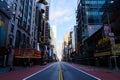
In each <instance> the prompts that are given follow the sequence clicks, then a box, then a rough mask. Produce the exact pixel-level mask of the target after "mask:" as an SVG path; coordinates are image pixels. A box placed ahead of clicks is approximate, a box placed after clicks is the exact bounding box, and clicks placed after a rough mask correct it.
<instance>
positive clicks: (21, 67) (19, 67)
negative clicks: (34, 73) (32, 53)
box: [0, 66, 27, 75]
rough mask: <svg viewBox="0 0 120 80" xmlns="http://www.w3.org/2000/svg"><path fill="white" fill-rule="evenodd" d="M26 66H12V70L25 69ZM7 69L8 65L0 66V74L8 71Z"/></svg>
mask: <svg viewBox="0 0 120 80" xmlns="http://www.w3.org/2000/svg"><path fill="white" fill-rule="evenodd" d="M25 68H27V67H23V66H14V68H13V71H19V70H22V69H25ZM8 72H10V71H9V67H0V75H1V74H4V73H8Z"/></svg>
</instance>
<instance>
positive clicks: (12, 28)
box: [11, 24, 14, 33]
mask: <svg viewBox="0 0 120 80" xmlns="http://www.w3.org/2000/svg"><path fill="white" fill-rule="evenodd" d="M11 32H12V33H13V32H14V25H13V24H12V26H11Z"/></svg>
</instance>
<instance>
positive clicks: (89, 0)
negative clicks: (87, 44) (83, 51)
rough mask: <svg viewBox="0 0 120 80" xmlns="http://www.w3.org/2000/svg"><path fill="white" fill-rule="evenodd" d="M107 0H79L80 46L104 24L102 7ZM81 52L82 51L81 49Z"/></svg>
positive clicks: (78, 32)
mask: <svg viewBox="0 0 120 80" xmlns="http://www.w3.org/2000/svg"><path fill="white" fill-rule="evenodd" d="M104 3H105V0H79V1H78V5H77V11H76V14H77V15H76V22H77V34H78V35H77V37H78V41H79V43H78V45H79V46H78V47H79V50H80V46H82V44H84V41H85V40H86V39H87V38H88V37H90V36H91V35H92V34H93V33H95V32H96V31H97V30H98V29H100V27H101V25H102V19H101V17H102V14H103V12H101V11H100V8H101V7H102V5H103V4H104ZM79 52H80V51H79Z"/></svg>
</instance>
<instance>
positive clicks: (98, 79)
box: [65, 63, 101, 80]
mask: <svg viewBox="0 0 120 80" xmlns="http://www.w3.org/2000/svg"><path fill="white" fill-rule="evenodd" d="M65 64H66V65H69V66H71V67H73V68H74V69H76V70H78V71H80V72H83V73H84V74H87V75H89V76H91V77H93V78H95V79H97V80H101V79H100V78H98V77H96V76H93V75H91V74H89V73H87V72H85V71H83V70H80V69H77V68H76V67H74V66H72V65H70V64H68V63H65Z"/></svg>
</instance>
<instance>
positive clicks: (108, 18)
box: [107, 0, 119, 71]
mask: <svg viewBox="0 0 120 80" xmlns="http://www.w3.org/2000/svg"><path fill="white" fill-rule="evenodd" d="M113 3H114V1H113V0H112V1H110V4H113ZM107 9H108V8H107ZM107 22H108V25H109V27H110V33H109V37H110V42H111V49H112V50H111V52H112V54H113V55H114V56H113V58H114V63H115V70H116V71H118V70H119V68H118V66H117V59H116V58H117V56H116V53H115V51H114V47H115V39H114V33H112V32H111V26H110V16H109V13H108V11H107Z"/></svg>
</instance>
